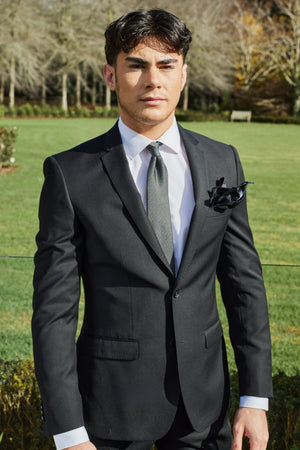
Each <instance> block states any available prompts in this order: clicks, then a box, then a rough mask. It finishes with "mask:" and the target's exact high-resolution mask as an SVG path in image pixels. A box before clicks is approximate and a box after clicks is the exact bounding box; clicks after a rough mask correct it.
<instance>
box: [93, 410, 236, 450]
mask: <svg viewBox="0 0 300 450" xmlns="http://www.w3.org/2000/svg"><path fill="white" fill-rule="evenodd" d="M90 439H91V441H92V442H93V444H94V445H95V446H96V447H97V450H124V449H126V450H127V449H128V450H151V449H152V446H153V443H154V442H152V441H114V440H107V439H99V438H97V437H93V436H90ZM155 445H156V448H157V450H200V449H202V450H231V445H232V434H231V427H230V423H229V419H228V415H226V416H225V418H224V417H222V419H219V420H218V421H217V422H215V423H214V424H213V425H212V426H210V427H208V428H207V429H205V430H204V431H202V432H200V433H199V432H197V431H194V429H193V427H192V425H191V423H190V421H189V418H188V416H187V413H186V411H185V407H184V405H183V402H182V401H180V402H179V405H178V409H177V413H176V416H175V419H174V422H173V424H172V426H171V428H170V430H169V431H168V432H167V434H166V435H165V436H163V437H162V438H161V439H159V440H157V441H156V442H155Z"/></svg>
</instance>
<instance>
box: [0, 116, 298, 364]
mask: <svg viewBox="0 0 300 450" xmlns="http://www.w3.org/2000/svg"><path fill="white" fill-rule="evenodd" d="M114 122H115V121H114V120H113V119H107V120H105V119H0V126H2V125H4V126H8V127H13V126H17V128H18V137H17V142H16V146H15V147H16V164H17V165H18V166H20V167H19V169H18V170H17V171H15V172H14V173H11V174H6V175H2V176H1V177H0V202H1V203H0V204H1V216H0V217H1V218H0V255H1V256H4V257H5V258H2V257H1V258H0V357H1V358H7V359H13V358H17V357H21V358H26V357H31V340H30V329H29V327H30V315H31V296H32V283H31V279H32V270H33V263H32V259H30V257H32V256H33V254H34V251H35V242H34V236H35V234H36V232H37V226H38V222H37V208H38V198H39V193H40V189H41V186H42V181H43V176H42V162H43V160H44V159H45V157H46V156H48V155H50V154H53V153H56V152H59V151H61V150H65V149H67V148H70V147H71V146H73V145H76V144H78V143H79V142H81V141H84V140H86V139H89V138H92V137H94V136H96V135H98V134H101V133H102V132H104V131H105V130H107V129H108V128H110V127H111V126H112V125H113V123H114ZM183 125H184V126H185V127H186V128H190V129H192V130H194V131H197V132H200V133H202V134H205V135H207V136H210V137H212V138H214V139H217V140H221V141H224V142H227V143H230V144H232V145H234V146H235V147H237V149H238V151H239V154H240V157H241V160H242V163H243V166H244V171H245V177H246V179H247V180H250V181H254V183H255V184H254V185H250V186H249V187H248V205H249V216H250V222H251V226H252V229H253V233H254V238H255V242H256V246H257V249H258V251H259V254H260V257H261V260H262V263H263V264H264V267H263V270H264V277H265V282H266V287H267V293H268V301H269V308H270V320H271V332H272V341H273V358H274V371H278V370H279V369H282V370H285V371H286V372H287V373H295V371H296V369H298V370H299V369H300V362H299V343H300V324H299V274H300V268H299V267H296V266H299V265H300V256H299V242H300V231H299V209H300V201H299V187H298V186H299V175H298V174H299V159H300V144H299V143H300V127H299V126H293V125H269V124H255V123H251V124H248V123H230V122H228V123H227V122H226V123H222V122H207V123H184V124H183ZM220 176H222V174H220ZM8 256H22V257H23V256H26V257H29V258H25V259H24V258H7V257H8ZM276 265H279V266H276ZM290 266H293V267H290ZM220 310H221V316H222V321H223V323H224V328H225V330H226V328H227V326H226V320H225V317H224V311H223V310H222V307H221V306H220ZM230 360H231V367H233V365H232V354H231V353H230Z"/></svg>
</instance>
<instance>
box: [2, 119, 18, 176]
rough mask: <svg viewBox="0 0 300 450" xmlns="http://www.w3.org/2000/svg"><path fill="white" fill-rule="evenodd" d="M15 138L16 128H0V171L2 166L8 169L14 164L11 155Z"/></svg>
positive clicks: (13, 150)
mask: <svg viewBox="0 0 300 450" xmlns="http://www.w3.org/2000/svg"><path fill="white" fill-rule="evenodd" d="M16 136H17V129H16V127H14V128H12V129H9V128H5V127H0V169H1V167H2V166H3V167H8V166H10V165H11V164H13V163H14V162H15V158H14V157H13V154H14V152H15V149H14V142H15V140H16Z"/></svg>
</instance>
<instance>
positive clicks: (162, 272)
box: [32, 10, 272, 450]
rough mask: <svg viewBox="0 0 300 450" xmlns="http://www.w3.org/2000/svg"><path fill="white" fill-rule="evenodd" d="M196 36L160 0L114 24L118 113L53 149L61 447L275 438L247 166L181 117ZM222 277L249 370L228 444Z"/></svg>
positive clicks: (45, 259)
mask: <svg viewBox="0 0 300 450" xmlns="http://www.w3.org/2000/svg"><path fill="white" fill-rule="evenodd" d="M190 41H191V36H190V32H189V30H188V29H187V28H186V26H185V25H184V23H183V22H182V21H180V20H179V19H178V18H176V17H174V16H173V15H171V14H169V13H167V12H165V11H163V10H150V11H144V10H139V11H134V12H131V13H129V14H127V15H125V16H123V17H121V18H120V19H119V20H117V21H116V22H114V23H112V24H111V25H110V26H109V27H108V29H107V31H106V56H107V64H106V66H105V68H104V75H105V79H106V82H107V84H108V86H109V87H110V88H111V89H112V90H115V91H116V93H117V98H118V104H119V109H120V119H119V121H118V123H117V124H116V125H115V126H114V127H113V128H112V129H111V130H110V131H108V132H107V133H106V134H104V135H102V136H99V137H97V138H95V139H93V140H91V141H88V142H85V143H83V144H81V145H79V146H78V147H76V148H74V149H72V150H69V151H67V152H64V153H61V154H58V155H54V156H52V157H50V158H48V159H47V160H46V162H45V166H44V172H45V183H44V187H43V190H42V194H41V202H40V213H39V217H40V231H39V233H38V235H37V244H38V250H37V253H36V257H35V263H36V270H35V276H34V315H33V320H32V329H33V343H34V356H35V364H36V374H37V378H38V382H39V386H40V390H41V395H42V403H43V412H44V413H43V417H44V428H45V432H46V434H52V435H54V436H55V442H56V445H57V448H58V449H63V448H67V449H74V450H75V449H76V450H90V449H95V448H97V449H136V450H150V449H151V448H152V444H153V443H154V442H155V443H156V446H157V448H158V450H162V449H166V450H173V449H200V448H201V449H224V450H229V449H230V448H231V446H232V448H233V449H241V448H242V437H243V435H244V434H245V435H247V436H248V437H249V438H250V441H251V449H253V450H263V449H265V448H266V443H267V440H268V430H267V421H266V415H265V410H266V409H267V397H269V396H271V395H272V386H271V385H272V382H271V362H270V336H269V325H268V313H267V304H266V297H265V291H264V285H263V281H262V275H261V268H260V263H259V259H258V256H257V253H256V251H255V249H254V246H253V241H252V235H251V231H250V229H249V224H248V219H247V210H246V200H245V198H244V190H245V186H246V185H245V184H243V182H244V178H243V173H242V169H241V165H240V162H239V158H238V155H237V152H236V150H235V149H234V148H233V147H231V146H228V145H225V144H222V143H219V142H216V141H213V140H210V139H208V138H206V137H203V136H201V135H198V134H195V133H192V132H189V131H187V130H184V129H183V128H181V127H180V126H178V125H177V123H176V121H175V118H174V113H175V108H176V105H177V103H178V100H179V97H180V93H181V91H182V89H183V87H184V84H185V81H186V70H187V68H186V64H185V56H186V53H187V51H188V48H189V44H190ZM199 51H201V49H199ZM225 183H226V185H227V187H228V188H233V189H232V190H231V191H230V192H229V191H228V190H226V188H225V187H224V186H225ZM221 185H222V186H221ZM226 194H230V195H227V197H226ZM224 195H225V197H224ZM233 197H234V199H235V200H234V201H232V199H233ZM216 274H217V276H218V279H219V281H220V284H221V289H222V297H223V301H224V303H225V306H226V309H227V314H228V320H229V326H230V335H231V341H232V344H233V347H234V351H235V357H236V361H237V366H238V371H239V379H240V394H241V407H240V408H239V410H238V411H237V414H236V418H235V425H234V439H233V444H232V436H231V431H230V425H229V422H228V417H227V409H228V402H229V385H228V373H227V362H226V352H225V347H224V340H223V337H222V327H221V324H220V321H219V317H218V311H217V306H216V298H215V275H216ZM81 278H82V280H83V286H84V290H85V316H84V322H83V326H82V329H81V333H80V337H79V339H78V341H77V344H75V334H76V327H77V310H78V301H79V296H80V279H81Z"/></svg>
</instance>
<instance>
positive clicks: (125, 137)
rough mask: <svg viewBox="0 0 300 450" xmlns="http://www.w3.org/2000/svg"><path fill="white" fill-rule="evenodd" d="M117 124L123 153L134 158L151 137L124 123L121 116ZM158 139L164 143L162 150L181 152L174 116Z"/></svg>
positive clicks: (148, 142)
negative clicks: (168, 126)
mask: <svg viewBox="0 0 300 450" xmlns="http://www.w3.org/2000/svg"><path fill="white" fill-rule="evenodd" d="M118 126H119V131H120V135H121V138H122V142H123V146H124V150H125V153H126V155H127V156H128V157H129V158H130V159H133V158H135V156H137V155H138V154H139V153H140V152H142V151H143V150H144V149H145V148H146V147H147V145H148V144H150V142H153V141H152V140H151V139H149V138H147V137H146V136H143V135H142V134H138V133H136V132H135V131H134V130H132V129H131V128H129V127H128V126H127V125H125V124H124V122H123V121H122V119H121V117H120V118H119V122H118ZM158 141H159V142H161V143H162V144H164V145H163V147H162V150H165V151H170V152H172V153H181V152H182V147H181V144H180V142H181V138H180V133H179V130H178V125H177V122H176V119H175V118H174V121H173V123H172V125H171V126H170V128H169V129H168V130H167V131H166V132H165V133H164V134H163V135H162V136H161V137H160V138H159V139H158Z"/></svg>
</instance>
